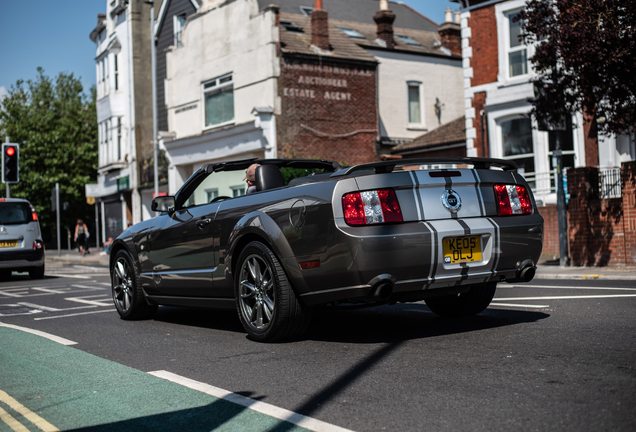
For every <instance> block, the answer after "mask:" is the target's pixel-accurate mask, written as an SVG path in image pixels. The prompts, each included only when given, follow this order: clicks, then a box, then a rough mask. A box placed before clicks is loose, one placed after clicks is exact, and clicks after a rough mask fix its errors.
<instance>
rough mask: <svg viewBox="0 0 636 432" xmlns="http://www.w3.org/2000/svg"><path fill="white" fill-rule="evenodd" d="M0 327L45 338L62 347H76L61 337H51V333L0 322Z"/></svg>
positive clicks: (73, 343) (74, 343)
mask: <svg viewBox="0 0 636 432" xmlns="http://www.w3.org/2000/svg"><path fill="white" fill-rule="evenodd" d="M36 319H37V318H36ZM0 327H8V328H12V329H14V330H20V331H23V332H26V333H31V334H34V335H38V336H42V337H43V338H47V339H49V340H52V341H53V342H57V343H60V344H62V345H77V342H73V341H70V340H68V339H64V338H63V337H59V336H55V335H52V334H51V333H46V332H43V331H40V330H34V329H30V328H26V327H20V326H17V325H13V324H5V323H1V322H0Z"/></svg>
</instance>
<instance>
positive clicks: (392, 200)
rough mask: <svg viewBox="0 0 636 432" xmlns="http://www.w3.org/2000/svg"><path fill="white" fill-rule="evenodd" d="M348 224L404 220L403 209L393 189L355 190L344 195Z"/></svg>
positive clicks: (343, 203) (345, 214) (343, 205)
mask: <svg viewBox="0 0 636 432" xmlns="http://www.w3.org/2000/svg"><path fill="white" fill-rule="evenodd" d="M342 208H343V210H344V217H345V222H347V224H348V225H373V224H380V223H388V222H402V220H403V219H402V210H401V209H400V203H399V202H398V200H397V197H396V196H395V191H394V190H393V189H379V190H374V191H365V192H354V193H349V194H346V195H345V196H343V197H342Z"/></svg>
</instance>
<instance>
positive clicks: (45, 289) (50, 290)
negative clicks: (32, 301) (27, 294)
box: [32, 288, 70, 294]
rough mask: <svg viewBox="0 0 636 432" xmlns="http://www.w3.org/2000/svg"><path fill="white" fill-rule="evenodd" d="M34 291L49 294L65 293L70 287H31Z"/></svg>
mask: <svg viewBox="0 0 636 432" xmlns="http://www.w3.org/2000/svg"><path fill="white" fill-rule="evenodd" d="M32 289H33V290H34V291H42V292H45V293H50V294H66V293H67V292H68V291H69V290H70V288H62V289H59V290H57V289H50V288H32Z"/></svg>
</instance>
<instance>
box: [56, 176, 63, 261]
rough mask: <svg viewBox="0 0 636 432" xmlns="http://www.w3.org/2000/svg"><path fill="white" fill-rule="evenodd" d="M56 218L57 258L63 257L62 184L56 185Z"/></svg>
mask: <svg viewBox="0 0 636 432" xmlns="http://www.w3.org/2000/svg"><path fill="white" fill-rule="evenodd" d="M55 218H56V223H57V256H60V255H62V239H61V238H60V235H61V233H60V184H59V183H55Z"/></svg>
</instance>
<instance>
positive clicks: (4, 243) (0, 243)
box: [0, 240, 18, 248]
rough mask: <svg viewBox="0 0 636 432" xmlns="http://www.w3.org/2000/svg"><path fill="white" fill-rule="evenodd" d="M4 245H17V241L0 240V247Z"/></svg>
mask: <svg viewBox="0 0 636 432" xmlns="http://www.w3.org/2000/svg"><path fill="white" fill-rule="evenodd" d="M5 247H18V241H17V240H5V241H0V248H5Z"/></svg>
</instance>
